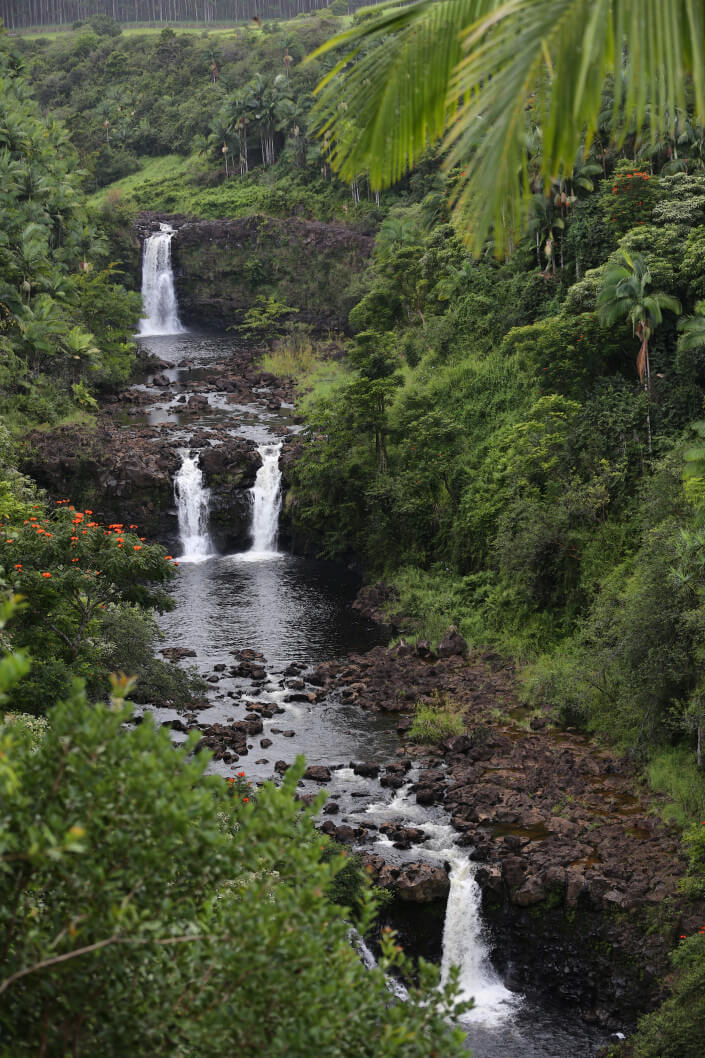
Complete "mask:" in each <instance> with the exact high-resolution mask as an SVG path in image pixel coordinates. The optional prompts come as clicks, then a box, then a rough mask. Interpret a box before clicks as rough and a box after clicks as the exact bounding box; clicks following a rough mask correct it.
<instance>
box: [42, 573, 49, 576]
mask: <svg viewBox="0 0 705 1058" xmlns="http://www.w3.org/2000/svg"><path fill="white" fill-rule="evenodd" d="M42 576H43V577H50V576H51V573H42Z"/></svg>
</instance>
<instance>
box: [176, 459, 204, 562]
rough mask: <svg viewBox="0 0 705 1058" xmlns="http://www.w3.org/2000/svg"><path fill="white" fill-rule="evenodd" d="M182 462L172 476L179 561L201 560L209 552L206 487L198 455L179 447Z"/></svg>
mask: <svg viewBox="0 0 705 1058" xmlns="http://www.w3.org/2000/svg"><path fill="white" fill-rule="evenodd" d="M181 458H182V460H183V461H182V463H181V467H180V468H179V472H178V473H177V475H176V477H175V478H174V496H175V498H176V505H177V512H178V516H179V536H180V537H181V546H182V548H183V555H182V556H181V561H182V562H202V561H203V560H204V559H206V558H209V557H210V556H211V555H212V553H213V552H212V549H211V541H210V537H209V535H208V500H209V496H210V493H209V490H208V489H206V488H204V487H203V474H202V472H201V468H200V467H199V465H198V455H193V456H192V455H191V453H190V452H189V451H188V449H185V448H183V449H181Z"/></svg>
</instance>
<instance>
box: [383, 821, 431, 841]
mask: <svg viewBox="0 0 705 1058" xmlns="http://www.w3.org/2000/svg"><path fill="white" fill-rule="evenodd" d="M379 832H380V834H386V835H387V837H388V838H391V840H392V841H396V842H403V843H404V844H407V845H416V844H418V843H419V842H422V841H427V840H428V834H426V832H425V831H424V830H421V828H420V827H403V826H399V824H398V823H383V824H382V826H381V827H380V828H379Z"/></svg>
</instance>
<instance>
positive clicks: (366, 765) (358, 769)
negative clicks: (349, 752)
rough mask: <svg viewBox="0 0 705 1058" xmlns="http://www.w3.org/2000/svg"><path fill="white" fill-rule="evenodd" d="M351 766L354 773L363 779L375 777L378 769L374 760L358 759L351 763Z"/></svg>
mask: <svg viewBox="0 0 705 1058" xmlns="http://www.w3.org/2000/svg"><path fill="white" fill-rule="evenodd" d="M351 767H352V770H353V772H354V773H355V775H359V776H360V777H361V778H363V779H376V778H377V776H378V775H379V771H380V768H379V764H377V763H376V762H375V761H358V762H357V763H356V764H351Z"/></svg>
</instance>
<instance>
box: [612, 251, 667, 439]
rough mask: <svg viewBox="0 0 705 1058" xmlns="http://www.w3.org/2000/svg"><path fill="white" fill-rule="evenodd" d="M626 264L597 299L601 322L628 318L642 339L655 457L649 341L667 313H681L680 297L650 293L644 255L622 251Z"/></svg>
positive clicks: (641, 370) (639, 361)
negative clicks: (665, 312)
mask: <svg viewBox="0 0 705 1058" xmlns="http://www.w3.org/2000/svg"><path fill="white" fill-rule="evenodd" d="M622 258H623V261H624V263H623V264H621V265H613V266H612V267H611V268H608V270H607V271H606V272H605V275H604V278H603V281H602V289H601V290H600V294H599V297H598V299H597V305H598V309H599V313H600V321H601V322H602V323H604V324H607V326H611V325H612V324H613V323H616V322H617V320H619V319H624V318H625V317H626V318H627V319H629V320H631V324H632V332H633V334H635V335H636V337H637V338H638V339H639V343H640V345H639V353H638V355H637V358H636V369H637V373H638V375H639V379H640V381H641V382H642V384H643V386H644V390H645V392H646V400H647V408H646V428H647V433H648V442H649V454H651V410H650V407H649V404H650V399H651V366H650V364H649V339H650V338H651V335H652V334H653V333H654V331H655V330H656V328H657V327H658V326H659V324H661V323H662V322H663V310H664V309H668V311H669V312H675V313H680V311H681V306H680V302H679V301H678V300H677V298H673V297H671V296H670V295H669V294H663V293H654V292H650V291H649V289H648V288H649V286H650V285H651V272H650V271H649V268H648V265H647V264H646V261H645V260H644V258H643V257H642V256H641V255H640V254H634V256H633V257H630V256H629V254H628V253H627V252H626V251H625V250H622Z"/></svg>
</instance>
